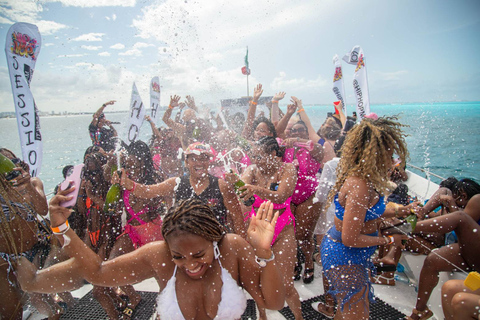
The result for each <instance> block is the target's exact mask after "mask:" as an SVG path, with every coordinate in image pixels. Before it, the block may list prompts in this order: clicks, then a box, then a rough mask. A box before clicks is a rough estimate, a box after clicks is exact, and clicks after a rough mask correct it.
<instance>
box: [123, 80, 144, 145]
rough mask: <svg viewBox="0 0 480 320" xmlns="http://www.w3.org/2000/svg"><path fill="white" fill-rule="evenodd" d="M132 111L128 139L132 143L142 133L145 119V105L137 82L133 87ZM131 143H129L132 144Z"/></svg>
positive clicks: (129, 116) (129, 118) (129, 117)
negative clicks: (141, 128) (141, 129)
mask: <svg viewBox="0 0 480 320" xmlns="http://www.w3.org/2000/svg"><path fill="white" fill-rule="evenodd" d="M129 110H130V113H129V115H128V131H127V140H128V141H129V142H130V143H132V142H133V141H135V139H137V138H138V135H139V134H140V127H141V126H142V124H143V121H144V120H145V112H146V110H145V106H144V105H143V103H142V99H141V98H140V94H139V93H138V90H137V86H136V85H135V82H134V83H133V87H132V100H131V102H130V109H129ZM130 143H129V144H130Z"/></svg>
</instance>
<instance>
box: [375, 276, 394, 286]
mask: <svg viewBox="0 0 480 320" xmlns="http://www.w3.org/2000/svg"><path fill="white" fill-rule="evenodd" d="M372 282H373V284H380V285H386V286H394V285H395V278H394V277H391V278H387V277H384V276H382V275H377V276H375V277H372Z"/></svg>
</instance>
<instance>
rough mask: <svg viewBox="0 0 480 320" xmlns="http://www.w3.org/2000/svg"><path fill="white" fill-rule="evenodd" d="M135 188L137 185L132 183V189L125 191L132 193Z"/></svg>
mask: <svg viewBox="0 0 480 320" xmlns="http://www.w3.org/2000/svg"><path fill="white" fill-rule="evenodd" d="M136 186H137V184H136V183H135V181H133V187H132V189H127V190H128V191H130V192H133V191H134V190H135V187H136Z"/></svg>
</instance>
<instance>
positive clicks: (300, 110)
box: [297, 108, 305, 113]
mask: <svg viewBox="0 0 480 320" xmlns="http://www.w3.org/2000/svg"><path fill="white" fill-rule="evenodd" d="M302 111H305V109H304V108H302V109H299V110H298V111H297V112H298V113H300V112H302Z"/></svg>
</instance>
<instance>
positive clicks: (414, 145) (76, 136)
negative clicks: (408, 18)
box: [0, 102, 480, 193]
mask: <svg viewBox="0 0 480 320" xmlns="http://www.w3.org/2000/svg"><path fill="white" fill-rule="evenodd" d="M281 107H282V106H281ZM282 109H285V108H282ZM370 109H371V111H372V112H375V113H377V114H378V115H379V116H384V115H385V116H391V115H399V116H400V121H401V122H402V123H403V124H406V125H409V127H407V128H405V132H406V133H407V134H408V137H407V144H408V149H409V152H410V160H409V161H408V163H407V164H412V165H414V166H417V167H421V168H425V169H427V170H429V171H430V172H432V173H435V174H437V175H440V176H442V177H449V176H455V177H457V178H466V177H469V178H473V179H475V180H476V181H477V182H480V148H479V146H480V102H438V103H430V104H426V103H409V104H388V105H387V104H378V105H371V106H370ZM305 110H306V111H307V113H308V115H309V116H310V118H311V120H312V123H313V124H314V126H315V127H316V128H318V127H319V126H320V125H321V123H322V122H323V121H324V120H325V118H326V115H327V112H331V111H333V107H332V106H324V105H318V106H306V107H305ZM347 110H348V114H349V115H350V114H351V113H352V111H353V110H354V109H353V106H348V109H347ZM126 117H127V113H115V114H107V118H108V119H109V120H111V121H119V122H120V123H121V124H119V125H116V128H117V131H118V132H119V134H120V135H121V134H122V132H124V131H125V128H124V123H125V122H126ZM91 119H92V116H91V115H78V116H76V115H75V116H73V115H72V116H51V117H41V118H40V125H41V132H42V137H43V164H42V168H41V170H40V175H39V177H40V178H41V179H42V180H43V182H44V185H45V192H46V193H50V192H52V191H53V189H54V187H55V185H57V184H58V183H60V182H61V181H62V173H61V170H62V168H63V167H64V166H65V165H67V164H78V163H81V161H82V159H83V153H84V151H85V149H86V148H87V147H88V146H90V145H91V141H90V137H89V135H88V125H89V123H90V121H91ZM160 121H161V120H160ZM16 125H17V122H16V120H15V119H0V128H1V139H0V147H5V148H8V149H11V150H12V151H13V152H15V153H16V154H17V155H18V156H20V155H21V152H20V142H19V137H18V131H17V127H16ZM150 135H151V129H150V126H149V125H148V123H144V125H143V126H142V128H141V132H140V137H141V139H142V140H144V141H146V140H147V139H148V138H149V137H150ZM412 171H413V172H415V173H417V174H421V172H418V171H416V170H414V169H412ZM432 180H433V181H435V182H437V183H438V182H440V179H438V178H435V177H432Z"/></svg>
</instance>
